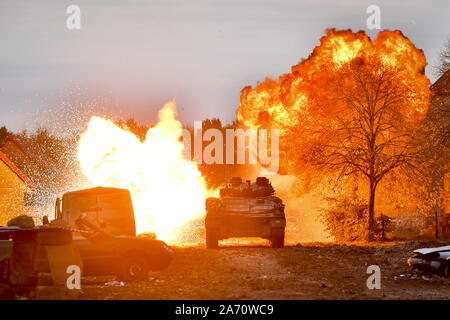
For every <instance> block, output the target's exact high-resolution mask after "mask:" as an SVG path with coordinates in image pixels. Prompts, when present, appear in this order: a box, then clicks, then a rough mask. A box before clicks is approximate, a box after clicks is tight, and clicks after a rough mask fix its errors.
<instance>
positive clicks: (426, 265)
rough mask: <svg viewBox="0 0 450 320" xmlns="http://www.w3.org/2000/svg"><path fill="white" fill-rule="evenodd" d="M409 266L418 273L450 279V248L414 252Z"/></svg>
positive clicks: (409, 260)
mask: <svg viewBox="0 0 450 320" xmlns="http://www.w3.org/2000/svg"><path fill="white" fill-rule="evenodd" d="M413 253H414V254H413V256H412V257H410V258H409V259H408V264H409V265H410V266H411V267H412V268H413V269H414V270H417V271H420V272H425V273H436V274H439V275H440V276H442V277H449V276H450V272H449V268H450V246H444V247H437V248H423V249H417V250H414V252H413Z"/></svg>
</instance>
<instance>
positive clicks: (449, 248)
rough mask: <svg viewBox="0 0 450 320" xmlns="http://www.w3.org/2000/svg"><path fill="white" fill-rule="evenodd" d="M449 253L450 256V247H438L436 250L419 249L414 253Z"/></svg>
mask: <svg viewBox="0 0 450 320" xmlns="http://www.w3.org/2000/svg"><path fill="white" fill-rule="evenodd" d="M446 251H447V252H448V254H449V255H450V246H444V247H436V248H422V249H417V250H414V253H420V254H424V255H425V254H430V253H433V252H440V253H441V252H446Z"/></svg>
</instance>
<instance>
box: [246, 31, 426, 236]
mask: <svg viewBox="0 0 450 320" xmlns="http://www.w3.org/2000/svg"><path fill="white" fill-rule="evenodd" d="M425 64H426V61H425V57H424V55H423V52H422V51H421V50H419V49H417V48H415V47H414V45H413V44H412V43H411V42H410V41H409V40H408V39H407V38H406V37H405V36H403V34H402V33H401V32H400V31H382V32H380V33H379V35H378V37H377V39H375V40H373V41H372V40H371V39H370V38H369V37H368V36H367V35H366V34H365V33H364V32H358V33H353V32H351V31H350V30H346V31H336V30H328V31H327V35H326V36H324V37H323V38H322V39H321V45H320V46H318V47H316V48H315V49H314V51H313V53H312V54H311V55H310V57H309V58H308V59H304V60H302V61H301V62H300V63H299V64H298V65H296V66H294V67H292V72H291V73H289V74H285V75H283V76H281V77H280V78H279V79H278V81H274V80H271V79H266V81H265V82H263V83H260V84H258V85H257V86H256V87H255V88H254V89H253V88H251V87H247V88H244V89H243V90H242V94H241V104H240V106H239V108H238V110H237V116H238V119H239V120H241V121H242V122H244V123H245V124H246V125H247V126H251V127H257V128H261V127H272V128H276V127H278V128H280V132H281V138H280V148H281V149H282V150H281V153H284V154H286V157H287V159H288V162H289V163H291V167H290V168H289V169H290V170H289V171H290V172H291V173H295V172H299V171H302V170H307V169H310V170H317V169H319V170H320V172H327V173H331V174H333V175H336V176H337V177H338V178H339V177H348V176H352V175H356V176H362V177H365V180H366V181H367V184H368V189H369V192H368V194H367V198H368V217H369V218H368V231H369V232H368V235H369V236H368V237H369V238H368V240H369V241H372V240H373V239H374V228H375V222H374V221H375V220H374V217H375V199H376V190H377V187H378V186H379V184H380V183H381V181H382V180H383V178H384V177H385V176H387V175H390V174H396V173H399V172H400V170H403V169H411V168H413V166H414V159H416V157H417V156H418V155H419V154H420V152H421V150H420V149H421V146H420V143H418V140H417V139H416V131H417V129H418V126H419V123H420V121H421V120H422V119H423V118H424V116H425V114H426V111H427V109H428V103H429V89H428V86H429V80H428V79H427V78H426V76H425V75H424V68H425Z"/></svg>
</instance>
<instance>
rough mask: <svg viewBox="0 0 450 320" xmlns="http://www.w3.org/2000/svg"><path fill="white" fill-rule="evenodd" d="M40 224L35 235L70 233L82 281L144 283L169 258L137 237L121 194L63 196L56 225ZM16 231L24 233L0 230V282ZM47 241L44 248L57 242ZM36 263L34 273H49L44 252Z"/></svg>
mask: <svg viewBox="0 0 450 320" xmlns="http://www.w3.org/2000/svg"><path fill="white" fill-rule="evenodd" d="M46 220H47V221H46ZM44 221H46V224H45V225H43V226H37V227H34V229H36V230H38V229H42V228H44V227H45V228H50V229H52V228H56V229H58V228H59V229H64V230H71V240H72V242H73V244H74V245H75V248H76V249H77V250H78V251H79V255H80V257H81V260H82V264H83V275H85V276H91V275H92V276H93V275H116V276H117V277H119V278H120V279H123V280H125V281H139V280H144V279H146V278H147V277H148V272H149V271H158V270H162V269H164V268H166V267H168V265H169V264H170V261H171V258H172V252H171V250H170V248H169V247H168V246H167V244H166V243H164V242H163V241H161V240H156V239H154V238H152V237H148V236H145V237H139V236H136V231H135V230H136V226H135V221H134V212H133V206H132V202H131V196H130V193H129V191H128V190H126V189H117V188H103V187H98V188H91V189H86V190H79V191H74V192H69V193H66V194H64V196H63V198H62V200H59V199H57V201H56V206H55V219H54V220H53V221H48V219H47V218H45V217H44ZM16 229H18V230H24V229H25V228H20V227H16V226H10V227H7V228H3V231H2V230H0V231H2V232H0V233H3V235H4V236H3V237H2V240H0V258H1V261H0V276H1V274H3V275H5V274H6V273H7V271H5V268H7V266H8V259H9V258H10V256H11V254H12V251H13V250H12V248H13V235H14V233H17V230H16ZM31 229H33V228H31ZM8 234H9V236H8ZM46 238H47V240H46V243H47V244H48V243H49V241H50V243H51V242H52V241H54V242H55V243H56V244H57V243H59V241H60V240H61V239H52V238H50V237H49V236H47V237H46ZM72 238H73V239H72ZM37 260H39V261H40V262H39V261H38V262H37V263H35V265H39V266H40V267H39V271H41V272H46V271H48V268H49V267H48V263H47V264H46V262H45V261H46V258H45V252H43V255H42V256H41V258H39V255H37ZM41 260H42V261H43V262H42V261H41Z"/></svg>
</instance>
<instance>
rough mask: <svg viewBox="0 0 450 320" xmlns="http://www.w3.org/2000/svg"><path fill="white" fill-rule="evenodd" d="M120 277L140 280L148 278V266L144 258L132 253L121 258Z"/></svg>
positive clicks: (125, 279)
mask: <svg viewBox="0 0 450 320" xmlns="http://www.w3.org/2000/svg"><path fill="white" fill-rule="evenodd" d="M120 271H121V273H120V278H121V279H122V280H124V281H142V280H147V279H148V271H149V269H148V266H147V262H146V260H145V259H144V258H142V257H140V256H137V255H132V256H127V257H125V258H123V259H122V261H121V263H120Z"/></svg>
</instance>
